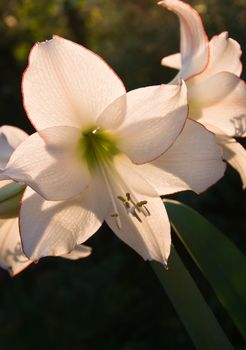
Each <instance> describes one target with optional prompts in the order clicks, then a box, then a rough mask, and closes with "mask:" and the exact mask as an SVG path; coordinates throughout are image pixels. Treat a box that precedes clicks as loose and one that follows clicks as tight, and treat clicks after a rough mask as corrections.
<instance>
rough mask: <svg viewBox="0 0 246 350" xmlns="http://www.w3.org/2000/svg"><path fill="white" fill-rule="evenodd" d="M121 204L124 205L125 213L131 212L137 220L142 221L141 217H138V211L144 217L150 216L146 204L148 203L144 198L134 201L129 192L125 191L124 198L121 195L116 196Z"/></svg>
mask: <svg viewBox="0 0 246 350" xmlns="http://www.w3.org/2000/svg"><path fill="white" fill-rule="evenodd" d="M117 198H118V199H119V200H120V201H121V202H122V204H123V205H124V207H125V209H126V212H127V214H131V215H132V216H134V217H135V218H136V219H137V220H138V221H139V222H142V219H141V218H140V216H139V214H138V213H142V214H143V215H144V216H145V217H146V216H150V211H149V210H148V209H147V207H146V204H147V203H148V202H147V201H146V200H143V201H140V202H135V201H134V200H133V199H132V197H131V194H130V192H127V193H126V198H124V197H122V196H118V197H117Z"/></svg>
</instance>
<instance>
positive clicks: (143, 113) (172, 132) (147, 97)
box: [116, 82, 188, 164]
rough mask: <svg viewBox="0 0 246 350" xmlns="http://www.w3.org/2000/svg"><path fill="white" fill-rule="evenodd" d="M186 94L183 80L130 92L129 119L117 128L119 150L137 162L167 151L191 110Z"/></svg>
mask: <svg viewBox="0 0 246 350" xmlns="http://www.w3.org/2000/svg"><path fill="white" fill-rule="evenodd" d="M186 94H187V90H186V86H185V83H184V82H182V83H181V84H180V85H160V86H149V87H146V88H140V89H136V90H133V91H130V92H129V93H127V113H126V118H125V121H124V123H123V124H122V125H121V126H120V128H119V129H118V130H116V136H117V137H118V139H119V149H120V150H121V151H123V152H124V153H126V154H127V155H128V156H129V157H130V158H131V160H132V161H133V162H134V163H137V164H142V163H146V162H149V161H151V160H153V159H155V158H157V157H159V156H160V155H161V154H162V153H164V152H165V151H166V150H167V149H168V148H169V147H170V146H171V145H172V143H173V142H174V141H175V139H176V138H177V136H178V135H179V133H180V132H181V130H182V129H183V127H184V123H185V120H186V118H187V113H188V108H187V96H186Z"/></svg>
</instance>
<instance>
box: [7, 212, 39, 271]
mask: <svg viewBox="0 0 246 350" xmlns="http://www.w3.org/2000/svg"><path fill="white" fill-rule="evenodd" d="M0 230H1V234H0V266H1V267H2V268H3V269H5V270H8V271H9V273H10V275H12V276H13V275H16V274H17V273H19V272H21V271H22V270H24V269H25V268H26V267H27V266H28V265H30V264H31V262H32V261H30V260H29V259H27V257H26V256H25V255H24V254H23V251H22V248H21V240H20V234H19V227H18V218H13V219H6V220H0Z"/></svg>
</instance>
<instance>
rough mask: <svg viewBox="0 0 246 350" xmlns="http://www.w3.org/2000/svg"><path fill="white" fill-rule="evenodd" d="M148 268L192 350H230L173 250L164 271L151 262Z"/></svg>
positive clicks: (161, 266) (204, 302) (222, 333)
mask: <svg viewBox="0 0 246 350" xmlns="http://www.w3.org/2000/svg"><path fill="white" fill-rule="evenodd" d="M151 265H152V268H153V269H154V271H155V273H156V275H157V277H158V278H159V280H160V282H161V284H162V286H163V288H164V289H165V291H166V293H167V295H168V297H169V298H170V300H171V302H172V304H173V306H174V308H175V310H176V312H177V314H178V315H179V317H180V319H181V321H182V322H183V324H184V326H185V328H186V330H187V332H188V333H189V335H190V337H191V340H192V341H193V343H194V345H195V346H196V348H197V349H199V350H211V349H223V350H232V349H233V347H232V345H231V343H230V342H229V340H228V339H227V337H226V335H225V333H224V331H223V330H222V328H221V327H220V325H219V323H218V322H217V320H216V318H215V317H214V315H213V313H212V311H211V310H210V308H209V306H208V304H207V303H206V301H205V300H204V298H203V296H202V295H201V293H200V291H199V289H198V288H197V285H196V284H195V282H194V280H193V279H192V277H191V275H190V274H189V272H188V271H187V269H186V267H185V266H184V264H183V262H182V261H181V259H180V257H179V256H178V254H177V252H176V251H175V249H174V248H172V252H171V256H170V259H169V270H168V271H165V270H164V268H163V265H161V264H159V263H157V262H155V261H154V262H151Z"/></svg>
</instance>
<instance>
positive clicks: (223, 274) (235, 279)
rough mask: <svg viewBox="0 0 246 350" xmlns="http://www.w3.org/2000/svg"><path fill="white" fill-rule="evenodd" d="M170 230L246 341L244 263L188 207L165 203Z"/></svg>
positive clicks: (216, 230)
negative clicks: (170, 225)
mask: <svg viewBox="0 0 246 350" xmlns="http://www.w3.org/2000/svg"><path fill="white" fill-rule="evenodd" d="M164 203H165V206H166V209H167V212H168V215H169V218H170V221H171V224H172V227H173V229H174V231H175V232H176V234H177V235H178V237H179V238H180V240H181V241H182V242H183V244H184V246H185V247H186V249H187V251H188V252H189V254H190V255H191V257H192V258H193V260H194V261H195V263H196V264H197V266H198V267H199V268H200V270H201V271H202V273H203V274H204V276H205V277H206V278H207V280H208V281H209V283H210V285H211V286H212V288H213V290H214V292H215V294H216V295H217V298H218V299H219V301H220V303H221V304H222V305H223V306H224V308H225V309H226V310H227V312H228V314H229V315H230V316H231V318H232V320H233V321H234V323H235V325H236V326H237V328H238V330H239V332H240V333H241V335H242V336H243V338H244V339H245V340H246V298H245V297H246V278H245V276H246V259H245V257H244V255H243V254H242V253H241V252H240V251H239V250H238V249H237V247H236V246H235V245H234V244H233V243H232V242H231V241H230V240H229V239H228V238H227V237H226V236H225V235H224V234H222V233H221V232H220V231H219V230H218V229H217V228H216V227H214V226H213V225H212V224H210V223H209V222H208V221H207V220H206V219H205V218H203V217H202V216H201V215H200V214H198V213H197V212H196V211H194V210H193V209H191V208H189V207H188V206H186V205H184V204H182V203H179V202H176V201H172V200H164Z"/></svg>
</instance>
